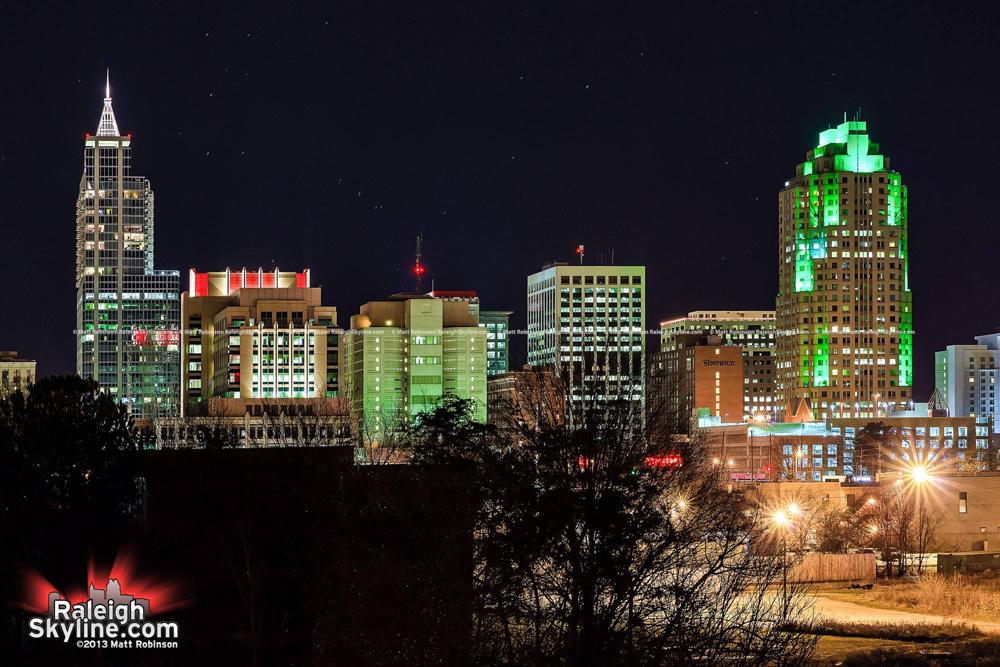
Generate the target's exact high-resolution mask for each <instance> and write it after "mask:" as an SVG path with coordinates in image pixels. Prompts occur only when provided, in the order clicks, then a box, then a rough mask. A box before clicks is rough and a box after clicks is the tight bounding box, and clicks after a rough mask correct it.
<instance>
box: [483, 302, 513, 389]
mask: <svg viewBox="0 0 1000 667" xmlns="http://www.w3.org/2000/svg"><path fill="white" fill-rule="evenodd" d="M510 316H511V311H509V310H481V311H479V326H480V327H482V328H484V329H486V374H487V375H499V374H501V373H506V372H507V371H509V370H510V351H509V349H508V344H509V342H510V337H509V333H508V332H509V330H510Z"/></svg>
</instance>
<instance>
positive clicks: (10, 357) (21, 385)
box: [0, 350, 35, 398]
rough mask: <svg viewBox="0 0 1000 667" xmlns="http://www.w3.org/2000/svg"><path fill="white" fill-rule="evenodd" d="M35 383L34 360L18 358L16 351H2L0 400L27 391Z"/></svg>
mask: <svg viewBox="0 0 1000 667" xmlns="http://www.w3.org/2000/svg"><path fill="white" fill-rule="evenodd" d="M34 383H35V361H34V360H32V359H24V358H22V357H18V356H17V352H15V351H14V350H0V398H3V397H5V396H7V395H8V394H10V393H12V392H15V391H21V390H27V389H28V387H30V386H31V385H33V384H34Z"/></svg>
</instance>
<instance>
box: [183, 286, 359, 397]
mask: <svg viewBox="0 0 1000 667" xmlns="http://www.w3.org/2000/svg"><path fill="white" fill-rule="evenodd" d="M190 280H191V284H190V287H189V291H187V292H185V293H184V294H183V295H182V297H181V312H182V321H183V325H184V326H183V327H182V337H181V347H182V350H183V354H184V359H183V378H184V381H183V383H182V385H183V404H184V406H188V404H190V403H197V402H200V401H204V400H207V399H210V398H241V399H256V398H259V399H293V398H294V399H309V398H336V397H337V396H338V394H339V372H338V371H339V366H340V357H339V352H340V336H341V330H340V329H338V328H337V309H336V308H334V307H332V306H324V305H322V293H321V289H320V288H319V287H311V286H310V273H309V271H308V270H306V271H303V272H300V273H295V272H288V271H278V270H277V269H275V270H274V271H267V272H265V271H263V270H262V269H258V270H257V271H249V272H248V271H247V270H246V269H243V270H242V271H230V270H229V269H227V270H226V271H224V272H223V271H219V272H210V273H198V272H196V271H194V270H192V271H191V278H190Z"/></svg>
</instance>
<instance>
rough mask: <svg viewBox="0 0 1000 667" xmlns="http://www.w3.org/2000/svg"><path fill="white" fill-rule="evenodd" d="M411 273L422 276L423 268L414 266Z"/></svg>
mask: <svg viewBox="0 0 1000 667" xmlns="http://www.w3.org/2000/svg"><path fill="white" fill-rule="evenodd" d="M413 272H414V273H415V274H417V275H418V276H422V275H423V274H424V267H422V266H420V265H419V264H417V265H416V266H414V267H413Z"/></svg>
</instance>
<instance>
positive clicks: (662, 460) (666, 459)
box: [646, 454, 681, 468]
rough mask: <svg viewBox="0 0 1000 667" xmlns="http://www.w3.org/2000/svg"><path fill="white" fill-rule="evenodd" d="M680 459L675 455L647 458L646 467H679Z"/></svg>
mask: <svg viewBox="0 0 1000 667" xmlns="http://www.w3.org/2000/svg"><path fill="white" fill-rule="evenodd" d="M680 464H681V457H680V456H677V455H676V454H661V455H660V456H647V457H646V465H648V466H650V467H653V468H665V467H669V466H679V465H680Z"/></svg>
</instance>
